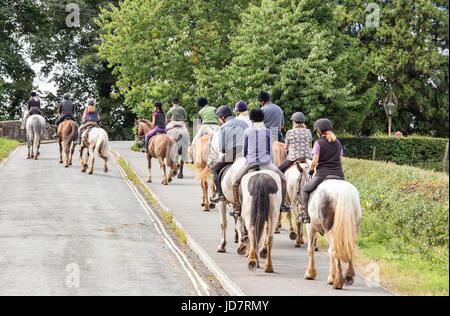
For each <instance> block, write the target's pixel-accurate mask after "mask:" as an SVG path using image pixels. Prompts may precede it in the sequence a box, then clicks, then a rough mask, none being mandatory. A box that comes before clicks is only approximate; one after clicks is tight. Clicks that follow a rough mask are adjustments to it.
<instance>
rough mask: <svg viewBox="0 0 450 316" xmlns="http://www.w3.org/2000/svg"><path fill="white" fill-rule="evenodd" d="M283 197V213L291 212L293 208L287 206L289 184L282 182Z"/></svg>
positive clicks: (281, 209)
mask: <svg viewBox="0 0 450 316" xmlns="http://www.w3.org/2000/svg"><path fill="white" fill-rule="evenodd" d="M281 195H282V198H281V199H282V203H281V207H280V211H281V212H289V211H290V210H291V207H290V206H288V205H287V202H286V196H287V182H286V181H281Z"/></svg>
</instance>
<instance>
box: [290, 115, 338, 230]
mask: <svg viewBox="0 0 450 316" xmlns="http://www.w3.org/2000/svg"><path fill="white" fill-rule="evenodd" d="M332 130H333V124H332V123H331V121H330V120H328V119H326V118H322V119H320V120H318V121H317V122H316V123H315V124H314V132H315V133H317V136H318V137H319V139H318V140H317V141H316V142H315V143H314V149H313V155H314V158H313V161H312V163H311V167H310V171H309V174H310V175H311V176H312V175H314V171H316V172H315V176H314V178H313V179H312V180H311V181H309V182H308V183H307V184H306V185H305V186H304V187H303V189H302V192H301V196H300V197H301V205H302V207H303V211H302V212H301V213H300V216H299V217H300V218H299V220H300V221H301V222H303V223H309V222H310V221H311V219H310V217H309V213H308V202H309V195H310V194H311V193H312V192H314V190H316V189H317V187H318V186H319V185H320V184H321V183H322V182H323V181H324V179H325V178H326V177H328V176H335V177H337V178H338V179H341V180H345V176H344V171H343V170H342V161H343V159H342V157H343V156H344V151H343V149H342V144H341V142H340V141H339V140H338V139H336V136H335V135H334V133H333V132H332Z"/></svg>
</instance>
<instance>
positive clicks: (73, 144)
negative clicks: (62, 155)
mask: <svg viewBox="0 0 450 316" xmlns="http://www.w3.org/2000/svg"><path fill="white" fill-rule="evenodd" d="M75 146H76V144H75V142H72V149H71V150H70V159H69V166H71V165H72V158H73V153H74V152H75Z"/></svg>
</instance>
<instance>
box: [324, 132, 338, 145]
mask: <svg viewBox="0 0 450 316" xmlns="http://www.w3.org/2000/svg"><path fill="white" fill-rule="evenodd" d="M325 136H326V137H327V141H328V142H329V143H334V142H335V141H336V135H334V133H333V132H332V131H328V132H325Z"/></svg>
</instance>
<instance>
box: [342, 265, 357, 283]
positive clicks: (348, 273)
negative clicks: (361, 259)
mask: <svg viewBox="0 0 450 316" xmlns="http://www.w3.org/2000/svg"><path fill="white" fill-rule="evenodd" d="M354 277H355V269H354V268H353V262H352V261H350V262H349V263H348V264H347V268H346V269H345V280H344V282H345V284H346V285H353V283H354V282H355V279H354Z"/></svg>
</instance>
